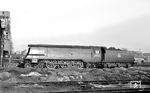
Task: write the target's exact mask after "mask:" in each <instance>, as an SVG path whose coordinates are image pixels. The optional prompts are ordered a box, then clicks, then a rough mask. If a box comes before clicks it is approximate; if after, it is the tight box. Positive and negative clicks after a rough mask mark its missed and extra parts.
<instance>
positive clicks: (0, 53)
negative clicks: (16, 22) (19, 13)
mask: <svg viewBox="0 0 150 93" xmlns="http://www.w3.org/2000/svg"><path fill="white" fill-rule="evenodd" d="M3 31H4V28H2V20H1V19H0V67H1V68H3V50H4V48H3V47H4V38H3Z"/></svg>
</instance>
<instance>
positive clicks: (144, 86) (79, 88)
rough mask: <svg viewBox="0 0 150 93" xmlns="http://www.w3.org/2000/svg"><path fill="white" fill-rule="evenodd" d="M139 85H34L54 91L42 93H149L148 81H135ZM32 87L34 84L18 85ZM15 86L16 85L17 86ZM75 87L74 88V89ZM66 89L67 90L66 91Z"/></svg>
mask: <svg viewBox="0 0 150 93" xmlns="http://www.w3.org/2000/svg"><path fill="white" fill-rule="evenodd" d="M132 82H140V84H141V85H139V84H138V85H137V86H135V85H134V84H133V86H131V81H130V80H125V81H122V80H120V81H111V82H110V81H82V82H81V81H69V82H68V81H66V82H39V83H36V85H40V86H45V87H47V88H53V87H56V88H55V89H51V90H46V91H44V92H43V93H64V92H65V93H100V92H102V93H110V92H111V93H124V92H128V93H138V92H142V93H143V92H150V80H135V81H132ZM18 84H28V85H33V84H35V83H18ZM18 84H17V85H18ZM75 87H76V88H75ZM67 88H68V89H67Z"/></svg>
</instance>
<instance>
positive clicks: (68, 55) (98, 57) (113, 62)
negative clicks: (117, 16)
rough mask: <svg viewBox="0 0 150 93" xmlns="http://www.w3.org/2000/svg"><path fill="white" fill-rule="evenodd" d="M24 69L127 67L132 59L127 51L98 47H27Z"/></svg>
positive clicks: (131, 62) (132, 61)
mask: <svg viewBox="0 0 150 93" xmlns="http://www.w3.org/2000/svg"><path fill="white" fill-rule="evenodd" d="M28 47H29V50H28V53H27V55H26V56H25V58H24V61H23V63H22V64H23V66H24V67H42V68H64V67H78V68H93V67H97V68H98V67H112V66H129V65H132V64H133V63H134V57H133V55H132V54H130V53H129V52H128V51H121V50H108V49H106V48H105V47H100V46H72V45H28Z"/></svg>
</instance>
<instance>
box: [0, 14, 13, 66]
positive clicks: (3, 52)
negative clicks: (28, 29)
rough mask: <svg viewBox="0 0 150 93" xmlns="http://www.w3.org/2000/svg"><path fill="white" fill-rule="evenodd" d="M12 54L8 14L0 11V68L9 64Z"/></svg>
mask: <svg viewBox="0 0 150 93" xmlns="http://www.w3.org/2000/svg"><path fill="white" fill-rule="evenodd" d="M11 52H12V41H11V33H10V13H9V11H0V67H1V68H3V67H4V64H5V63H9V62H10V54H11Z"/></svg>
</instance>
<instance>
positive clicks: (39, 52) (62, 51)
mask: <svg viewBox="0 0 150 93" xmlns="http://www.w3.org/2000/svg"><path fill="white" fill-rule="evenodd" d="M28 47H29V48H30V51H29V54H28V56H27V57H26V59H38V60H39V59H60V60H61V59H67V60H68V59H69V60H82V61H84V62H101V48H102V47H97V46H71V45H28Z"/></svg>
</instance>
